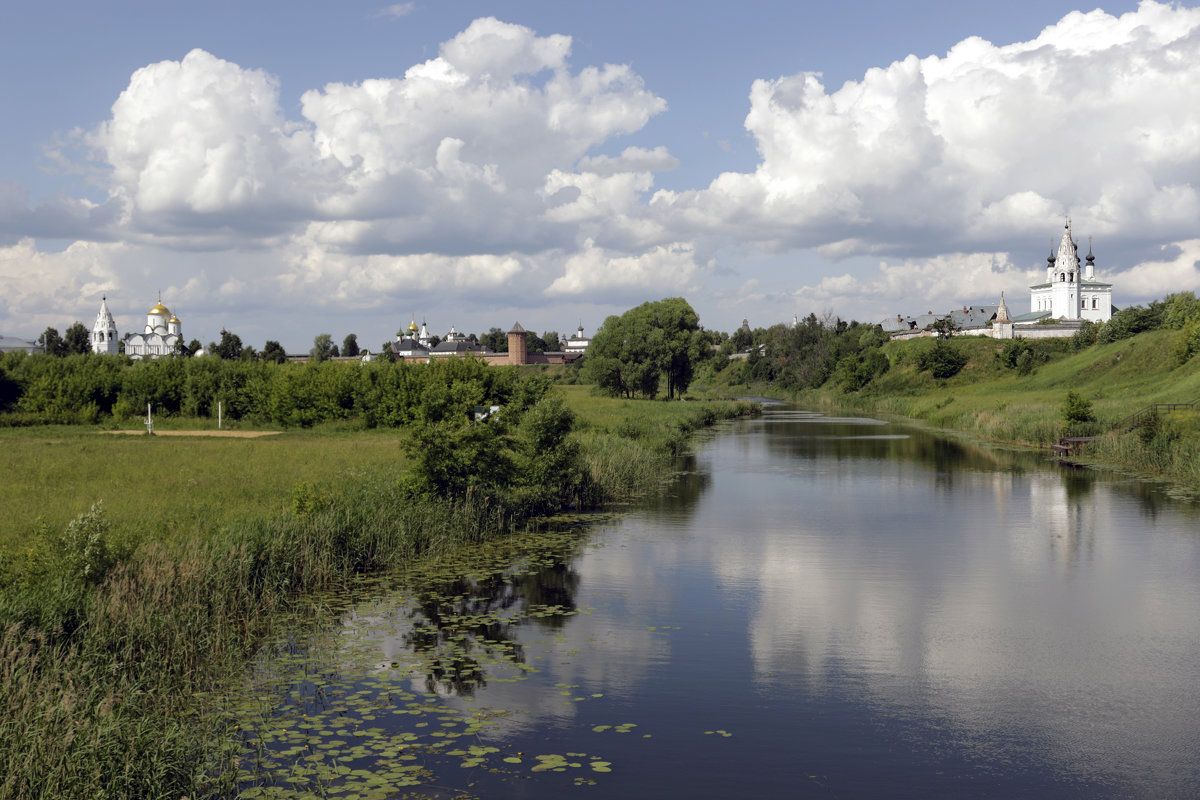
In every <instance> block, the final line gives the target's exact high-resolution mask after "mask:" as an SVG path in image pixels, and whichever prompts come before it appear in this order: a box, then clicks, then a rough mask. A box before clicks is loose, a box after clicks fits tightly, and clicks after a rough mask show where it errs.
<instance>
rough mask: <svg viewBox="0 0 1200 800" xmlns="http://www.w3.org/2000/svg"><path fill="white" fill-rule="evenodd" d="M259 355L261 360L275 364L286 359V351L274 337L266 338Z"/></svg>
mask: <svg viewBox="0 0 1200 800" xmlns="http://www.w3.org/2000/svg"><path fill="white" fill-rule="evenodd" d="M261 356H262V360H263V361H269V362H272V363H275V364H282V363H283V362H285V361H287V351H286V350H284V349H283V345H281V344H280V343H279V342H277V341H275V340H274V339H268V340H267V343H266V344H265V345H263V349H262V353H261Z"/></svg>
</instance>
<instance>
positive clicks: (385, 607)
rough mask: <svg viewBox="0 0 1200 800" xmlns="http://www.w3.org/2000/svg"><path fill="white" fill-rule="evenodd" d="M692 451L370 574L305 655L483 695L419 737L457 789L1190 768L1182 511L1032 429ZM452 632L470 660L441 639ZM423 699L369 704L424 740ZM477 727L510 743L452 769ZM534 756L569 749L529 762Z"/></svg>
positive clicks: (1043, 789)
mask: <svg viewBox="0 0 1200 800" xmlns="http://www.w3.org/2000/svg"><path fill="white" fill-rule="evenodd" d="M688 467H689V469H688V471H687V472H686V473H685V475H684V477H683V478H681V480H680V481H679V482H678V483H677V484H675V486H674V487H673V490H672V491H670V492H668V493H667V494H666V495H664V496H662V497H660V498H657V499H655V500H654V501H652V502H649V503H647V504H645V505H643V506H641V507H638V508H637V509H634V510H632V511H630V512H629V513H627V514H625V515H624V516H622V517H621V518H619V519H617V520H616V521H610V522H608V523H606V524H601V525H599V526H597V527H596V528H595V529H593V530H592V531H591V532H590V533H588V534H587V538H586V540H585V541H586V544H585V545H584V546H581V547H577V548H575V549H571V548H566V549H563V550H560V551H556V552H557V555H554V556H553V557H551V556H547V555H545V554H542V555H540V556H538V558H539V559H540V561H539V563H538V564H537V565H536V569H530V570H525V571H521V570H517V571H516V572H514V573H512V574H509V573H505V572H504V571H503V570H495V571H492V572H491V573H488V574H485V575H482V576H481V575H475V576H474V577H472V578H470V579H469V580H468V579H466V578H460V579H450V580H449V581H448V582H446V583H444V584H441V585H439V588H436V589H430V590H429V591H426V592H425V594H423V595H422V594H421V593H420V592H418V593H416V595H415V596H414V595H413V594H412V593H411V592H410V593H409V594H407V595H405V599H404V600H400V599H388V597H386V596H383V597H379V598H376V599H374V600H372V601H371V602H369V603H365V604H363V605H362V606H361V607H360V608H359V609H358V610H356V611H355V612H353V613H351V614H349V615H347V617H346V618H345V620H344V621H343V624H342V626H340V627H339V628H335V629H332V630H330V631H327V632H325V633H324V634H323V635H322V636H320V637H315V638H314V640H313V642H312V647H311V648H309V652H310V653H311V654H313V655H314V656H315V663H316V664H317V665H320V664H321V662H322V658H321V655H320V653H321V652H324V653H325V654H326V656H325V658H326V660H327V661H328V662H329V663H335V664H337V665H338V666H337V669H338V671H339V672H340V673H341V674H342V675H344V676H345V677H344V679H343V680H342V681H341V683H340V684H339V686H338V688H337V689H336V690H335V691H338V692H343V693H344V694H345V696H347V697H351V696H354V693H355V692H358V693H360V694H361V695H362V696H364V697H368V698H377V697H379V696H381V695H383V694H385V693H388V692H389V691H393V690H394V688H395V687H396V686H403V687H404V689H405V690H406V691H408V692H410V693H411V697H413V698H415V699H413V700H411V701H410V702H409V706H411V705H413V704H416V703H430V702H433V703H434V705H432V706H428V708H429V709H430V712H429V713H443V714H451V713H453V714H457V715H459V716H458V719H464V718H465V717H466V716H467V715H471V714H476V715H477V716H478V715H479V711H480V709H486V710H487V711H488V714H489V715H491V716H492V717H493V718H491V719H490V720H489V724H488V725H486V726H483V727H476V728H475V729H474V730H471V731H470V733H469V735H468V736H466V737H465V738H462V739H459V740H458V743H457V744H454V743H451V744H448V745H442V744H438V743H434V746H425V745H423V746H425V747H426V749H424V750H422V751H421V752H422V755H421V759H422V760H421V763H422V765H423V766H424V768H425V769H427V770H429V776H430V777H429V779H428V781H427V783H426V784H425V785H426V786H428V785H430V784H433V783H435V784H436V785H437V786H439V787H441V788H440V789H438V792H439V793H443V794H448V795H453V794H455V792H458V791H461V792H463V793H467V794H476V795H479V796H485V797H486V796H510V795H512V794H514V793H518V792H519V793H520V794H521V795H522V796H537V797H543V796H544V797H557V796H560V795H561V794H562V793H563V792H568V791H587V792H589V793H590V794H591V795H592V796H604V797H662V796H687V797H743V796H758V795H785V796H796V795H800V796H808V795H812V796H826V795H828V796H838V797H874V796H880V795H884V796H890V797H896V796H905V797H908V796H911V797H929V796H938V797H962V796H969V797H1013V796H1022V797H1061V796H1078V797H1129V796H1135V797H1136V796H1143V797H1188V796H1193V795H1195V794H1196V792H1197V790H1198V789H1200V767H1198V766H1197V765H1200V697H1198V696H1197V693H1196V689H1197V687H1200V666H1198V661H1197V658H1196V655H1197V653H1198V652H1200V537H1198V536H1197V515H1196V513H1195V509H1194V507H1191V506H1187V505H1183V504H1180V503H1178V502H1175V501H1172V500H1170V499H1168V498H1166V497H1165V496H1164V495H1163V494H1162V493H1161V492H1159V491H1157V490H1155V489H1154V488H1153V487H1147V486H1146V485H1144V484H1138V483H1136V482H1132V481H1129V480H1127V479H1118V478H1114V477H1111V476H1104V475H1099V474H1096V473H1092V472H1084V471H1077V470H1069V469H1064V468H1060V467H1058V466H1056V465H1055V464H1054V463H1053V462H1050V461H1048V460H1045V459H1044V457H1043V456H1042V455H1040V454H1037V453H1026V452H1009V451H1003V450H997V449H989V448H982V447H975V446H971V445H966V444H962V443H957V442H954V441H950V440H946V439H941V438H939V437H936V436H933V435H931V434H929V433H927V432H923V431H919V430H912V429H905V428H903V427H900V426H896V425H892V424H883V423H880V422H877V421H874V420H865V419H836V420H834V419H828V418H823V417H819V416H817V415H812V414H807V413H804V412H797V411H791V410H786V409H779V410H771V409H769V410H768V411H767V413H766V414H765V415H764V416H763V417H762V418H761V419H758V420H751V421H743V422H739V423H736V424H733V425H731V426H729V427H727V428H725V429H723V430H722V431H721V432H719V433H718V434H717V435H715V436H713V437H711V438H710V439H708V440H707V441H706V442H705V443H704V444H703V445H702V446H701V447H700V448H699V450H698V453H697V454H696V455H695V457H694V458H693V459H692V460H691V462H690V463H689V465H688ZM547 610H549V611H547ZM543 612H545V613H543ZM463 620H466V622H464V621H463ZM364 642H365V643H366V644H364ZM448 643H449V644H453V645H454V648H455V649H454V650H453V652H454V653H455V654H456V655H455V656H454V658H455V659H457V660H451V661H448V662H447V661H442V660H438V659H437V658H431V657H430V654H431V653H436V652H437V651H438V648H439V647H444V646H445V645H447V644H448ZM351 652H353V653H358V654H360V655H361V658H359V659H358V661H355V659H353V658H350V656H349V655H348V654H349V653H351ZM308 663H310V662H306V664H308ZM352 663H357V664H358V666H357V667H354V668H351V664H352ZM306 670H308V671H309V672H314V671H315V672H317V673H319V672H320V668H319V666H318V667H315V668H314V667H312V666H306ZM355 670H358V671H357V672H356V671H355ZM356 675H357V676H358V677H355V676H356ZM312 683H313V681H312V680H311V679H309V680H308V682H307V683H305V682H304V681H292V682H291V683H287V682H286V681H285V684H286V688H287V689H288V690H289V691H290V694H288V693H286V692H285V693H282V694H281V695H280V698H281V699H280V701H279V702H278V703H277V704H276V706H275V710H274V712H272V713H273V714H274V715H275V718H276V719H277V720H284V719H286V717H287V716H288V715H289V714H294V713H295V711H296V709H300V708H303V707H308V708H311V704H310V705H309V706H305V705H304V703H303V702H297V701H296V700H295V697H296V695H297V694H300V695H303V694H304V693H305V692H306V691H308V692H310V693H311V691H312V690H311V689H305V688H304V687H305V686H306V685H311V684H312ZM327 693H328V692H327ZM388 696H389V697H391V696H392V695H390V694H389V695H388ZM372 702H374V701H372ZM405 707H406V706H405V705H404V704H403V703H400V704H398V705H397V706H396V708H397V709H403V708H405ZM434 709H437V711H434ZM422 719H423V718H422V717H421V716H420V715H418V714H412V713H409V712H398V714H397V715H396V716H392V717H388V718H386V720H381V721H379V722H378V723H376V724H379V725H381V726H383V730H384V733H383V734H381V735H383V736H384V737H393V738H397V737H405V736H407V737H411V738H408V739H405V740H404V741H408V742H412V743H413V745H414V746H416V745H417V744H420V740H419V738H418V737H419V736H422V735H424V734H423V733H422V732H421V731H423V730H427V729H417V728H414V727H413V726H414V725H418V724H419V722H417V720H422ZM447 719H450V717H447ZM443 724H444V725H446V726H448V727H451V728H453V725H454V724H455V723H452V722H444V723H443ZM622 724H624V726H625V727H624V728H622V727H621V726H622ZM468 740H469V741H470V742H472V743H475V745H476V747H481V746H486V747H489V748H494V749H495V752H494V753H489V754H485V755H483V756H482V757H481V758H482V759H484V760H483V761H481V762H478V763H474V762H468V763H466V764H460V763H459V761H461V760H462V759H463V758H467V756H466V755H460V756H450V755H448V753H449V752H450V751H451V750H453V749H454V748H456V747H457V748H459V749H458V750H455V751H454V752H464V753H465V752H467V751H464V750H462V748H463V747H465V745H463V744H462V742H464V741H468ZM572 753H573V754H575V755H570V754H572ZM535 754H543V755H545V754H565V756H564V757H565V758H566V759H567V761H568V762H569V763H568V764H567V765H566V766H562V767H561V769H562V772H561V773H559V772H556V771H555V769H557V768H551V769H545V770H541V769H539V770H537V771H534V770H533V769H532V767H534V766H537V765H539V764H544V763H546V762H539V761H536V760H534V755H535ZM505 758H507V759H509V760H507V761H506V760H504V759H505ZM375 759H376V757H375V756H372V755H370V753H366V754H364V753H362V752H359V753H357V755H356V756H355V759H354V760H353V766H354V767H355V768H359V769H365V770H367V771H370V770H371V769H372V768H373V766H372V765H373V764H376V763H377V761H376V760H375ZM488 759H490V760H488ZM379 763H382V762H379ZM571 763H574V765H575V766H571V765H570V764H571ZM594 764H608V765H611V770H612V771H611V772H608V771H607V770H608V769H609V767H606V766H601V767H599V768H596V767H593V768H591V769H589V766H590V765H594ZM378 769H379V771H380V774H385V775H388V776H389V777H388V780H394V776H395V775H397V774H400V773H397V772H396V771H395V770H392V771H390V772H389V771H387V770H386V769H385V768H384V767H382V766H381V767H378ZM464 770H465V771H464ZM434 777H436V780H435V779H434ZM593 782H594V784H595V785H591V784H592V783H593ZM385 783H386V781H385ZM579 784H587V785H586V786H583V787H578V785H579ZM334 785H336V782H335V784H334ZM447 787H449V788H447ZM577 787H578V788H577ZM392 788H393V790H395V787H392ZM384 790H385V787H379V791H384ZM381 796H391V795H386V794H384V795H381Z"/></svg>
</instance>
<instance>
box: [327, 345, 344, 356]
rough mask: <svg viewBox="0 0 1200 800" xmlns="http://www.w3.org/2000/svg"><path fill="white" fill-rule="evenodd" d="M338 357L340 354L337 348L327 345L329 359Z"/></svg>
mask: <svg viewBox="0 0 1200 800" xmlns="http://www.w3.org/2000/svg"><path fill="white" fill-rule="evenodd" d="M340 355H341V353H340V352H338V346H337V345H336V344H330V345H329V357H330V358H337V357H338V356H340Z"/></svg>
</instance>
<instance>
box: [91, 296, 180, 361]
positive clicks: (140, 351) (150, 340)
mask: <svg viewBox="0 0 1200 800" xmlns="http://www.w3.org/2000/svg"><path fill="white" fill-rule="evenodd" d="M124 341H125V355H127V356H129V357H130V358H134V359H142V358H158V357H159V356H169V355H174V354H175V352H176V350H177V349H178V347H179V346H180V345H182V344H183V328H182V324H181V323H180V321H179V317H177V316H175V315H174V314H172V313H171V309H169V308H167V307H166V306H164V305H163V304H162V297H159V298H158V302H157V303H156V304H155V305H154V308H151V309H150V310H149V311H148V312H147V313H146V329H145V330H144V331H143V332H142V333H130V334H126V336H125V340H124ZM119 342H120V339H119V337H118V334H117V323H116V320H114V319H113V315H112V312H111V311H109V310H108V298H107V297H104V298H101V300H100V312H99V313H98V314H96V321H95V322H94V323H93V324H92V352H93V353H97V354H100V355H112V354H115V353H117V352H119V350H120V347H119V344H118V343H119Z"/></svg>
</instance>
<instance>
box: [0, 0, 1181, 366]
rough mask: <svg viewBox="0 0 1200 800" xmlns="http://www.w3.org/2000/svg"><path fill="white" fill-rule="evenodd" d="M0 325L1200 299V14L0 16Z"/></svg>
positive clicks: (847, 6)
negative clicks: (1103, 284) (1088, 295)
mask: <svg viewBox="0 0 1200 800" xmlns="http://www.w3.org/2000/svg"><path fill="white" fill-rule="evenodd" d="M0 75H2V76H3V78H4V80H2V81H0V109H3V113H2V114H0V120H3V122H2V123H0V333H2V334H4V335H8V336H20V337H24V338H34V337H36V336H37V335H38V334H39V333H41V332H42V331H43V330H45V328H46V327H48V326H53V327H56V328H58V330H59V331H60V332H61V331H62V330H64V329H65V328H66V327H67V326H69V325H70V324H71V323H72V322H73V321H75V320H79V321H82V322H83V323H84V324H85V325H87V326H88V327H89V328H90V326H91V324H92V321H93V320H94V319H95V316H96V313H97V311H98V309H99V306H100V300H101V297H102V296H106V297H107V298H108V304H109V306H110V308H111V309H112V311H113V313H114V315H115V316H116V318H117V324H118V327H119V329H120V331H121V333H122V335H123V334H124V333H127V332H134V331H140V330H141V329H142V326H143V325H144V324H145V313H146V311H147V310H148V309H149V308H150V307H151V306H152V305H154V304H155V303H156V302H157V300H158V298H159V296H160V293H161V298H162V302H163V303H164V304H165V305H167V306H168V307H169V308H170V309H171V310H172V311H173V312H175V313H176V314H177V315H178V316H179V317H180V319H181V320H182V323H183V332H184V338H185V339H187V340H190V339H192V338H198V339H200V340H201V341H202V342H209V341H213V340H215V339H218V338H219V336H220V331H221V330H222V329H228V330H230V331H233V332H234V333H237V334H238V335H239V336H240V337H241V338H242V340H243V341H244V342H246V343H247V344H251V345H253V346H255V347H259V348H261V346H262V345H263V343H264V342H265V341H266V340H268V339H275V340H278V341H281V342H282V343H283V344H284V346H285V347H286V348H287V349H288V350H289V352H302V351H305V350H307V349H308V348H309V347H310V346H311V344H312V340H313V338H314V337H315V336H316V335H317V334H320V333H329V334H331V335H332V336H333V338H334V341H336V342H340V341H341V340H342V338H343V337H344V336H345V335H346V334H348V333H355V334H357V336H358V340H359V342H360V345H362V346H364V347H367V348H370V349H377V347H378V345H379V344H381V343H382V342H384V341H389V340H391V339H392V338H394V336H395V333H396V331H397V330H399V329H400V328H402V327H405V326H407V324H408V323H409V322H410V321H411V320H412V319H414V318H415V320H416V321H417V322H418V323H420V322H422V321H425V322H427V323H428V325H429V328H430V330H431V332H433V333H437V334H443V333H444V332H445V331H447V330H449V328H450V327H451V326H454V327H455V328H456V329H457V330H459V331H462V332H468V333H470V332H475V333H480V332H484V331H486V330H488V329H489V328H492V327H499V328H502V329H504V330H507V329H508V328H509V327H511V326H512V324H513V323H514V322H518V321H519V322H520V323H521V324H522V325H523V326H524V327H525V328H526V329H529V330H534V331H537V332H539V333H540V332H543V331H547V330H555V331H558V332H560V333H564V334H567V333H570V332H573V331H574V330H575V328H576V327H577V326H579V325H582V326H583V327H584V329H585V332H587V333H591V332H594V331H595V329H596V328H597V327H598V326H599V325H600V324H601V323H602V322H603V321H604V319H605V318H606V317H607V316H609V315H611V314H619V313H621V312H622V311H624V310H625V309H627V308H630V307H632V306H634V305H637V304H639V303H642V302H645V301H647V300H658V299H661V298H663V297H674V296H682V297H685V298H687V300H688V301H689V302H690V303H691V304H692V306H693V307H694V308H695V309H696V311H697V312H698V313H699V315H700V319H701V324H702V325H704V326H705V327H706V328H709V329H715V330H723V331H731V330H733V329H734V328H736V327H737V326H738V325H740V324H741V322H742V320H743V319H747V320H749V322H750V324H751V325H752V326H754V327H766V326H769V325H772V324H775V323H778V322H786V321H790V320H791V319H792V316H793V315H798V316H799V317H801V318H803V317H805V316H807V315H808V314H810V313H815V314H817V315H818V316H823V315H825V314H833V315H837V316H840V317H842V318H843V319H857V320H862V321H879V320H882V319H884V318H885V317H889V316H894V315H896V314H898V313H901V314H919V313H923V312H926V311H937V312H942V311H948V310H950V309H951V308H954V307H958V306H962V305H968V304H989V303H997V302H998V301H999V297H1000V293H1001V292H1004V293H1005V297H1006V298H1007V299H1008V301H1009V304H1010V307H1011V308H1013V309H1014V310H1018V311H1020V310H1025V309H1026V308H1027V304H1028V302H1029V292H1028V287H1029V285H1030V284H1031V283H1034V282H1037V281H1039V280H1040V279H1041V278H1042V277H1043V276H1044V275H1045V258H1046V256H1047V255H1048V254H1049V252H1050V249H1051V246H1052V243H1056V242H1057V240H1058V239H1059V238H1060V236H1061V234H1062V230H1063V226H1064V224H1065V222H1066V220H1067V219H1068V218H1069V219H1070V220H1071V222H1072V230H1073V233H1074V235H1075V237H1076V238H1077V239H1078V240H1079V241H1080V243H1081V246H1082V247H1083V248H1084V249H1085V251H1086V248H1087V247H1088V246H1089V242H1090V244H1091V246H1092V247H1093V250H1094V253H1095V255H1096V270H1097V278H1098V279H1100V280H1105V281H1108V282H1111V283H1113V284H1114V289H1113V297H1114V304H1115V305H1117V306H1118V307H1123V306H1127V305H1132V304H1136V303H1143V304H1144V303H1146V302H1149V301H1151V300H1154V299H1157V298H1160V297H1163V296H1164V295H1166V294H1169V293H1171V292H1174V291H1183V290H1190V291H1196V290H1198V289H1200V270H1198V267H1197V264H1198V261H1200V199H1198V197H1197V188H1198V186H1200V5H1198V6H1192V5H1187V4H1183V3H1158V2H1152V1H1151V0H1144V1H1143V2H1141V3H1136V2H1110V3H1108V4H1107V5H1105V6H1104V7H1103V9H1094V8H1092V7H1091V6H1087V5H1084V6H1080V5H1078V4H1077V3H1072V2H1060V1H1059V0H1038V2H1026V0H1013V1H1011V2H1006V3H992V2H988V3H984V2H972V1H969V0H953V1H952V2H951V1H948V0H947V1H944V0H910V2H906V3H894V2H889V1H886V0H870V1H868V0H843V2H838V3H828V2H821V3H810V2H798V1H797V0H786V1H780V2H767V1H766V0H763V1H762V2H755V1H754V0H748V1H747V2H742V3H737V4H734V3H729V2H720V3H718V2H709V1H707V0H697V1H695V2H688V3H681V2H669V1H667V0H660V1H658V2H655V0H639V2H629V1H628V0H606V2H604V3H564V2H562V0H554V2H548V1H547V2H543V1H542V0H510V1H509V2H477V1H476V0H455V1H454V2H422V0H413V2H403V3H398V4H388V3H386V2H384V3H373V2H358V0H346V1H345V2H338V3H333V2H328V3H320V2H288V3H283V2H276V0H256V1H255V2H250V3H246V2H244V1H243V2H237V3H234V2H225V0H211V1H210V2H206V3H179V2H161V0H140V1H138V2H135V1H133V0H116V2H109V3H102V4H98V3H92V2H81V1H79V0H68V2H59V3H40V4H33V3H12V4H7V5H6V6H5V8H4V9H3V10H0Z"/></svg>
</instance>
